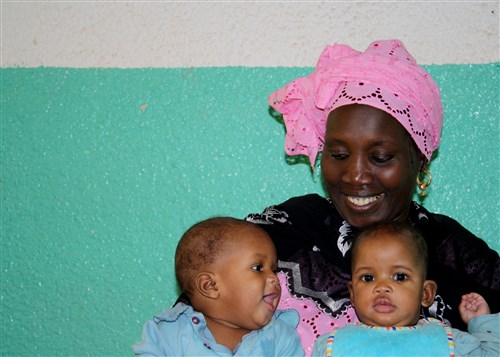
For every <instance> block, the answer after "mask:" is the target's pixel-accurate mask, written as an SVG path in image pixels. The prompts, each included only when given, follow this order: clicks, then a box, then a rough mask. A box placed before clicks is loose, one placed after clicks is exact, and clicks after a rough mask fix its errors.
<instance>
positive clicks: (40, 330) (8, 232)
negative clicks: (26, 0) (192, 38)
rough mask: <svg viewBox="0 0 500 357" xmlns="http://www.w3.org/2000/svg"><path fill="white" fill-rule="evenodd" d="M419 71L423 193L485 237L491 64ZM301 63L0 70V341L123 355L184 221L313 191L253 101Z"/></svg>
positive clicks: (495, 91)
mask: <svg viewBox="0 0 500 357" xmlns="http://www.w3.org/2000/svg"><path fill="white" fill-rule="evenodd" d="M426 68H427V69H428V70H429V71H430V72H431V74H432V75H433V76H434V77H435V79H436V80H437V82H438V84H439V85H440V87H441V88H442V93H443V101H444V104H445V129H444V134H443V141H442V148H441V149H440V152H439V155H438V157H437V159H436V160H435V161H434V162H433V164H432V166H431V171H432V174H433V177H434V181H433V183H432V186H431V189H430V195H429V197H428V198H427V199H426V200H425V202H424V204H425V205H426V206H427V207H428V208H430V209H432V210H435V211H439V212H443V213H446V214H449V215H451V216H453V217H455V218H456V219H457V220H459V221H461V222H462V223H463V224H464V225H465V226H466V227H468V228H469V229H470V230H471V231H472V232H474V233H476V234H477V235H479V236H481V237H483V238H484V239H485V240H486V241H488V242H489V243H490V245H491V246H493V247H494V248H495V249H497V250H498V249H500V244H499V241H498V237H499V236H500V234H499V215H498V212H499V211H500V210H499V188H500V185H499V175H498V174H499V159H498V158H499V153H500V152H499V112H498V110H499V109H498V104H499V103H498V95H499V77H498V63H497V64H486V65H445V66H427V67H426ZM309 71H310V68H242V67H232V68H229V67H225V68H187V69H65V68H32V69H21V68H8V69H2V70H1V76H2V78H1V199H2V201H1V220H2V221H1V299H0V302H1V309H2V311H1V313H2V322H1V336H2V341H1V350H0V352H1V354H2V355H34V354H40V355H51V356H52V355H66V356H67V355H127V354H128V355H131V351H130V345H131V344H132V343H133V342H135V341H136V340H138V339H139V337H140V332H141V329H142V325H143V323H144V321H145V320H147V319H149V318H151V316H152V315H153V314H154V313H157V312H160V311H161V310H163V308H164V307H167V306H169V305H171V304H172V303H173V302H174V300H175V298H176V295H177V291H176V284H175V280H174V275H173V255H174V249H175V246H176V243H177V240H178V239H179V237H180V235H181V234H182V232H183V231H184V230H185V229H187V228H188V227H189V226H190V225H191V224H193V223H195V222H196V221H198V220H200V219H204V218H206V217H208V216H211V215H216V214H223V215H234V216H239V217H243V216H244V215H245V214H246V213H249V212H255V211H260V210H261V209H262V208H264V207H265V206H266V205H268V204H272V203H278V202H281V201H283V200H285V199H286V198H288V197H290V196H293V195H300V194H304V193H308V192H314V191H316V192H322V190H321V183H320V180H319V176H318V174H317V173H316V174H311V172H310V170H309V167H308V165H307V164H305V163H300V162H299V163H294V161H293V160H290V159H287V158H286V157H285V155H284V152H283V139H284V128H283V126H282V125H281V124H280V123H279V122H278V121H277V120H275V119H274V118H273V117H272V116H271V114H270V112H269V108H268V106H267V95H268V94H269V93H270V92H271V91H273V90H275V89H277V88H278V87H280V86H281V85H283V84H284V83H286V82H288V81H289V80H291V79H292V78H294V77H296V76H299V75H305V74H307V73H308V72H309Z"/></svg>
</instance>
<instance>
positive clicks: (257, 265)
mask: <svg viewBox="0 0 500 357" xmlns="http://www.w3.org/2000/svg"><path fill="white" fill-rule="evenodd" d="M252 270H255V271H262V265H261V264H256V265H253V266H252Z"/></svg>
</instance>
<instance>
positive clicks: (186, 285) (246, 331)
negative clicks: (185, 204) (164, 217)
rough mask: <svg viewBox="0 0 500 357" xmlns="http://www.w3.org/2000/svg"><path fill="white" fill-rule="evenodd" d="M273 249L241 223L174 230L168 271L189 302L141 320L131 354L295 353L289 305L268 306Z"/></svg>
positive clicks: (224, 220) (294, 321)
mask: <svg viewBox="0 0 500 357" xmlns="http://www.w3.org/2000/svg"><path fill="white" fill-rule="evenodd" d="M276 265H277V258H276V250H275V248H274V244H273V242H272V240H271V238H270V237H269V236H268V234H267V233H266V232H265V231H264V230H263V229H261V228H260V227H258V226H257V225H254V224H252V223H249V222H245V221H243V220H238V219H235V218H230V217H217V218H211V219H208V220H205V221H202V222H199V223H197V224H195V225H194V226H192V227H191V228H190V229H188V230H187V232H186V233H185V234H184V235H183V236H182V238H181V240H180V241H179V244H178V246H177V250H176V253H175V272H176V275H177V280H178V282H179V285H180V288H181V290H182V292H183V293H184V295H185V296H187V297H188V298H189V300H190V302H191V305H187V304H184V303H183V302H178V303H177V304H176V305H175V306H174V307H172V308H170V309H167V310H166V311H164V312H163V313H162V314H160V315H158V316H156V317H155V318H154V319H153V320H151V321H148V322H147V323H146V324H145V326H144V329H143V334H142V341H141V342H140V343H137V344H135V345H134V346H133V347H132V348H133V351H134V352H135V354H137V355H155V356H201V355H204V356H210V355H212V356H226V355H227V356H250V355H252V356H303V355H304V352H303V350H302V347H301V344H300V338H299V336H298V334H297V332H296V330H295V329H296V327H297V325H298V322H299V317H298V314H297V312H296V311H295V310H276V308H277V306H278V302H279V299H280V296H281V287H280V285H279V282H278V278H277V276H276V274H275V271H276Z"/></svg>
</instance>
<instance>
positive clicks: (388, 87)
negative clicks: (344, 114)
mask: <svg viewBox="0 0 500 357" xmlns="http://www.w3.org/2000/svg"><path fill="white" fill-rule="evenodd" d="M356 103H357V104H365V105H369V106H372V107H376V108H378V109H381V110H383V111H385V112H387V113H389V114H390V115H392V116H393V117H394V118H396V120H398V121H399V122H400V123H401V124H402V125H403V126H404V128H405V129H406V130H407V131H408V133H409V134H410V136H411V137H412V138H413V140H414V141H415V143H416V144H417V147H418V148H419V149H420V151H421V152H422V153H423V154H424V155H425V157H426V158H427V159H428V160H430V158H431V156H432V153H433V152H434V151H435V150H436V149H437V148H438V146H439V141H440V136H441V128H442V125H443V107H442V104H441V98H440V93H439V88H438V87H437V85H436V83H435V82H434V81H433V80H432V78H431V76H430V75H429V74H428V73H427V72H426V71H425V70H424V69H423V68H421V67H420V66H418V64H417V62H416V61H415V59H414V58H413V57H412V56H411V55H410V54H409V53H408V51H407V50H406V48H405V47H404V45H403V43H402V42H401V41H398V40H384V41H375V42H373V43H372V44H370V46H369V47H368V48H367V49H366V51H365V52H359V51H356V50H354V49H352V48H351V47H349V46H347V45H338V44H335V45H333V46H327V47H326V48H325V49H324V50H323V52H322V53H321V56H320V57H319V60H318V63H317V64H316V68H315V69H314V71H313V72H312V73H311V74H310V75H309V76H307V77H301V78H297V79H295V80H293V81H292V82H290V83H289V84H287V85H285V86H284V87H283V88H281V89H279V90H277V91H276V92H274V93H271V95H270V96H269V105H271V106H272V107H273V108H274V109H276V110H277V111H278V112H280V113H281V114H283V119H284V121H285V126H286V132H287V133H286V139H285V151H286V153H287V154H288V155H300V154H302V155H307V156H308V157H309V161H310V162H311V166H312V167H313V168H314V163H315V161H316V156H317V154H318V152H319V151H322V150H323V143H324V138H325V130H326V120H327V118H328V114H329V113H330V112H331V111H332V110H334V109H335V108H338V107H341V106H343V105H349V104H356Z"/></svg>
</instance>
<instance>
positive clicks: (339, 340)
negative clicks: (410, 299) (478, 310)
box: [312, 314, 500, 357]
mask: <svg viewBox="0 0 500 357" xmlns="http://www.w3.org/2000/svg"><path fill="white" fill-rule="evenodd" d="M499 328H500V315H499V314H489V315H482V316H478V317H476V318H474V319H472V320H471V321H470V322H469V333H467V332H463V331H460V330H457V329H451V328H446V330H445V326H444V324H443V323H441V322H439V321H438V320H436V319H431V318H429V319H423V320H420V321H419V323H418V324H417V325H416V326H415V328H408V327H404V328H399V329H394V330H387V329H385V328H371V327H369V326H367V325H364V324H360V323H358V324H349V325H345V326H344V327H341V328H339V329H337V330H333V331H331V332H330V333H327V334H324V335H322V336H320V337H319V338H318V340H317V341H316V343H315V345H314V350H313V353H312V356H328V355H332V356H450V355H451V354H452V353H454V355H455V356H457V357H459V356H499V355H500V333H499ZM450 331H451V335H452V336H453V341H454V346H450V344H449V343H448V337H447V332H448V334H449V333H450Z"/></svg>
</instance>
